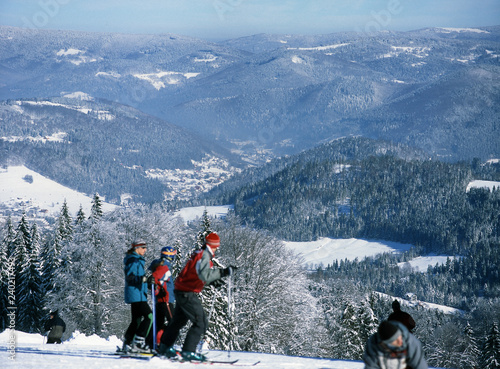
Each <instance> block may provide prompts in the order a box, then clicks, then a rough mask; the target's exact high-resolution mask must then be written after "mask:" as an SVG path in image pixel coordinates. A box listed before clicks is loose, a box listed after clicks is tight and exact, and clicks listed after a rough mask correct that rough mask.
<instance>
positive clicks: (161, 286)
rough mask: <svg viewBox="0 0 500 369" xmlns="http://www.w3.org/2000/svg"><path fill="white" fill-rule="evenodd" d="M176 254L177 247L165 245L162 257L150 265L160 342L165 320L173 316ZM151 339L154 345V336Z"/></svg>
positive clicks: (157, 336)
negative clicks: (173, 274) (173, 267)
mask: <svg viewBox="0 0 500 369" xmlns="http://www.w3.org/2000/svg"><path fill="white" fill-rule="evenodd" d="M176 255H177V249H176V248H175V247H172V246H165V247H163V248H162V249H161V255H160V258H159V259H155V260H153V262H152V263H151V265H150V266H149V270H150V271H151V272H152V273H153V278H154V283H155V299H156V304H155V310H156V317H155V318H156V332H157V335H156V342H159V340H160V338H161V336H162V334H163V331H164V329H165V327H166V325H165V327H164V324H165V320H166V321H167V322H170V320H171V319H172V316H173V311H174V303H175V295H174V277H173V276H172V272H173V269H172V262H173V261H174V260H175V258H176ZM150 340H151V344H150V345H151V347H153V346H152V341H153V337H151V339H150Z"/></svg>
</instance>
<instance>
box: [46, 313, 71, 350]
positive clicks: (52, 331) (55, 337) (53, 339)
mask: <svg viewBox="0 0 500 369" xmlns="http://www.w3.org/2000/svg"><path fill="white" fill-rule="evenodd" d="M44 329H45V332H49V333H48V335H47V343H61V338H62V335H63V333H64V332H65V331H66V323H65V322H64V320H62V318H61V317H60V316H59V313H58V310H56V311H53V312H51V313H50V314H49V319H48V320H47V321H46V322H45V325H44Z"/></svg>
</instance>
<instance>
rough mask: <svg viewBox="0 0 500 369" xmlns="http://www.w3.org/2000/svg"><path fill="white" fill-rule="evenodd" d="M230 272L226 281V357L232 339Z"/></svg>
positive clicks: (229, 351)
mask: <svg viewBox="0 0 500 369" xmlns="http://www.w3.org/2000/svg"><path fill="white" fill-rule="evenodd" d="M231 274H232V273H229V279H228V281H227V315H228V319H229V344H228V346H227V357H228V358H229V357H231V343H232V341H233V338H232V333H233V332H232V331H233V330H232V316H231V288H232V280H233V276H232V275H231Z"/></svg>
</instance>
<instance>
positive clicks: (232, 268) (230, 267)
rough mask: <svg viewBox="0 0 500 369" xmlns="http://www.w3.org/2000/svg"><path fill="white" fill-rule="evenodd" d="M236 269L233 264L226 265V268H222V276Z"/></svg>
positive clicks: (230, 273)
mask: <svg viewBox="0 0 500 369" xmlns="http://www.w3.org/2000/svg"><path fill="white" fill-rule="evenodd" d="M236 269H238V267H237V266H234V265H231V266H228V267H227V268H224V269H222V273H221V275H222V277H227V276H230V275H232V274H233V273H234V271H235V270H236Z"/></svg>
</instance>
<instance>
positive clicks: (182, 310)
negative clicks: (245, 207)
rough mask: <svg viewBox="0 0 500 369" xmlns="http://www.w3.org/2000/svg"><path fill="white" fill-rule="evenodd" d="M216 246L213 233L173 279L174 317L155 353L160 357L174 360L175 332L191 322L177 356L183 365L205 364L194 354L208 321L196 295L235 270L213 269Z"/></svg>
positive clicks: (218, 241) (176, 333)
mask: <svg viewBox="0 0 500 369" xmlns="http://www.w3.org/2000/svg"><path fill="white" fill-rule="evenodd" d="M219 246H220V238H219V236H218V235H217V234H216V233H215V232H212V233H209V234H208V235H207V236H206V237H205V243H204V245H203V247H202V248H201V249H200V250H195V251H194V252H193V253H192V254H191V256H190V258H189V260H188V261H187V263H186V265H185V266H184V268H183V269H182V271H181V272H180V273H179V275H178V277H177V278H176V280H175V284H174V288H175V289H174V294H175V310H174V316H173V318H172V321H171V322H170V324H169V325H168V326H167V328H166V329H165V331H164V332H163V335H162V337H161V343H160V348H159V350H158V352H159V354H160V355H164V356H167V357H176V356H177V352H176V350H175V349H174V348H173V345H174V343H175V341H176V340H177V337H178V336H179V331H180V330H181V329H182V328H183V327H184V326H185V325H186V324H187V322H188V321H191V322H192V325H191V328H190V329H189V331H188V332H187V335H186V339H185V340H184V344H183V346H182V352H181V356H182V358H183V359H184V360H187V361H206V357H205V356H204V355H202V354H198V353H196V352H195V350H196V346H197V345H198V342H199V341H200V338H201V337H202V336H203V335H204V334H205V331H206V329H207V327H208V318H207V315H206V313H205V311H204V310H203V306H202V304H201V300H200V298H199V297H198V293H200V292H201V291H202V290H203V288H204V287H205V285H207V284H210V283H212V282H214V281H216V280H218V279H221V278H223V277H226V276H229V275H231V273H232V272H233V271H234V270H235V269H236V267H234V266H229V267H227V268H215V267H214V264H213V262H212V258H213V257H214V253H215V251H216V250H217V248H218V247H219Z"/></svg>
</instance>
